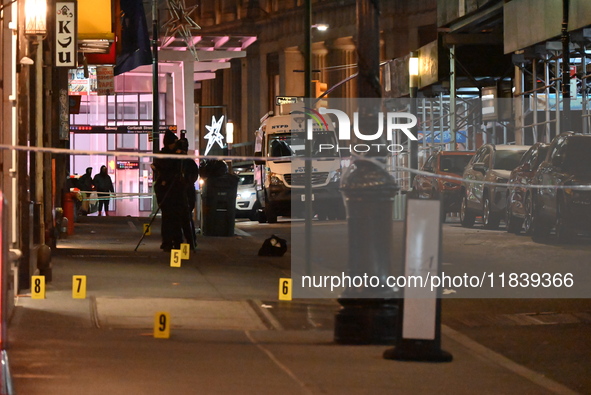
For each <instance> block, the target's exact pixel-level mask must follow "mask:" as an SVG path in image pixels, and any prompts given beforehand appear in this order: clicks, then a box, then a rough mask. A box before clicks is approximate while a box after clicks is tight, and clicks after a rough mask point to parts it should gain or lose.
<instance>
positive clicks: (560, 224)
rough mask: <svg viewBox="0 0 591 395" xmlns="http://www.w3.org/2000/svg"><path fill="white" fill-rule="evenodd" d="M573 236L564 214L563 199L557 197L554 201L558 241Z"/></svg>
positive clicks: (563, 240)
mask: <svg viewBox="0 0 591 395" xmlns="http://www.w3.org/2000/svg"><path fill="white" fill-rule="evenodd" d="M574 236H575V232H574V231H573V229H572V225H571V223H570V221H569V220H568V216H567V215H566V207H565V202H564V199H562V198H559V199H558V202H556V238H557V239H558V242H559V243H566V242H568V241H571V240H572V239H573V237H574Z"/></svg>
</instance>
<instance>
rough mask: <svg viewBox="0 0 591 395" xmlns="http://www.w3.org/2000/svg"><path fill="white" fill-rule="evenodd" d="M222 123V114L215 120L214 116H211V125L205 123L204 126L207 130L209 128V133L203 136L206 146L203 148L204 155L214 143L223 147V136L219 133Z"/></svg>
mask: <svg viewBox="0 0 591 395" xmlns="http://www.w3.org/2000/svg"><path fill="white" fill-rule="evenodd" d="M223 124H224V116H223V115H222V117H221V118H220V119H219V120H218V121H216V120H215V116H212V117H211V125H205V127H206V128H207V130H209V133H207V134H206V135H205V136H204V137H203V138H204V139H206V140H207V147H206V148H205V155H207V153H208V152H209V150H210V149H211V147H213V145H214V144H215V143H218V145H219V146H220V148H222V149H223V148H224V146H223V143H224V136H222V134H221V133H220V130H222V125H223Z"/></svg>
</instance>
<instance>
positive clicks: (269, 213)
mask: <svg viewBox="0 0 591 395" xmlns="http://www.w3.org/2000/svg"><path fill="white" fill-rule="evenodd" d="M265 216H266V217H267V222H268V223H270V224H274V223H276V222H277V211H276V210H275V207H274V206H273V205H272V204H271V203H267V205H266V206H265Z"/></svg>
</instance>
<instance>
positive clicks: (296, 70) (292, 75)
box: [279, 47, 305, 96]
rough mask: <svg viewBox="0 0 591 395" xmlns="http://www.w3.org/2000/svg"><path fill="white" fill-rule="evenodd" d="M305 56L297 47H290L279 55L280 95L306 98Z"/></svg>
mask: <svg viewBox="0 0 591 395" xmlns="http://www.w3.org/2000/svg"><path fill="white" fill-rule="evenodd" d="M303 70H304V56H303V54H302V52H301V51H300V50H299V49H298V48H297V47H289V48H286V49H285V50H283V52H281V53H280V55H279V74H280V75H281V82H280V94H281V95H285V96H304V90H305V89H304V73H303Z"/></svg>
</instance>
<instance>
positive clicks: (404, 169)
mask: <svg viewBox="0 0 591 395" xmlns="http://www.w3.org/2000/svg"><path fill="white" fill-rule="evenodd" d="M0 149H3V150H17V151H31V152H42V153H50V154H58V155H59V154H62V155H107V156H133V157H138V158H162V159H179V158H193V159H198V160H201V159H205V160H224V161H260V160H262V157H260V156H227V155H189V154H186V155H185V154H184V155H179V154H161V153H152V152H133V153H130V152H129V151H91V150H72V149H68V148H50V147H35V146H22V145H10V144H0ZM351 157H352V158H353V159H365V160H371V161H374V162H376V163H380V164H381V165H382V166H383V165H384V163H382V162H379V161H376V158H375V157H364V156H361V155H354V154H353V155H351ZM288 158H297V160H298V161H302V162H303V161H307V160H317V159H318V157H303V156H297V157H295V156H294V157H285V156H283V157H265V158H264V160H266V161H286V160H291V159H288ZM400 172H408V173H413V174H417V175H425V176H428V177H430V178H439V179H445V180H451V181H455V182H462V183H467V184H483V185H490V186H495V187H502V188H526V189H548V188H551V189H568V190H582V191H589V190H591V185H542V184H540V185H532V184H508V183H498V182H491V181H483V180H470V179H465V178H461V177H453V176H447V175H443V174H433V173H429V172H426V171H422V170H417V169H411V168H407V167H401V166H395V165H393V166H392V170H391V171H390V173H400Z"/></svg>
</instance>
